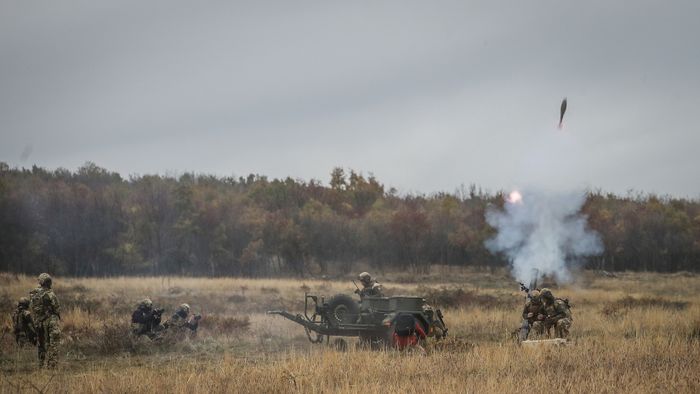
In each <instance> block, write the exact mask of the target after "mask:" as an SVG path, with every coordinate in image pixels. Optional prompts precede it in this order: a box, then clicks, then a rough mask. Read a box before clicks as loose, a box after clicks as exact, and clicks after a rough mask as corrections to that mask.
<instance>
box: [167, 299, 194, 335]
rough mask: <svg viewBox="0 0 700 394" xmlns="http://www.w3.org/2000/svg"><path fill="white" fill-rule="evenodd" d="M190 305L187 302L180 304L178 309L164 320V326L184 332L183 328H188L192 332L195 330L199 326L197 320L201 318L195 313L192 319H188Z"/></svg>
mask: <svg viewBox="0 0 700 394" xmlns="http://www.w3.org/2000/svg"><path fill="white" fill-rule="evenodd" d="M189 314H190V306H189V305H188V304H182V305H180V307H179V308H178V310H177V311H176V312H175V313H174V314H173V315H172V316H171V317H170V319H168V321H166V322H165V324H164V326H165V328H166V329H168V330H172V332H175V333H180V334H184V333H185V332H186V331H185V329H189V330H191V331H192V332H197V328H198V327H199V320H200V319H201V318H202V317H201V316H200V315H195V316H194V317H193V318H192V319H189V318H188V316H189Z"/></svg>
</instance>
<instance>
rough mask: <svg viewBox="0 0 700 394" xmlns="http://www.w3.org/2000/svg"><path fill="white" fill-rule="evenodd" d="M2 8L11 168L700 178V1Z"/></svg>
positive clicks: (685, 186)
mask: <svg viewBox="0 0 700 394" xmlns="http://www.w3.org/2000/svg"><path fill="white" fill-rule="evenodd" d="M0 7H1V8H2V10H1V12H0V53H2V57H1V58H0V87H1V88H0V136H1V137H2V141H3V143H2V144H0V160H3V161H7V162H9V163H10V164H13V165H27V163H26V162H22V161H21V160H20V156H21V154H22V152H23V150H24V148H25V147H26V146H28V145H31V146H33V152H32V154H31V157H30V160H31V162H36V163H37V164H39V165H44V166H48V167H57V166H64V167H69V168H71V167H76V166H78V165H80V164H81V163H83V162H84V161H86V160H92V161H95V162H96V163H98V164H100V165H102V166H105V167H108V168H110V169H114V170H118V171H120V172H122V173H127V174H128V173H150V172H166V171H185V170H196V171H202V172H213V173H216V174H220V175H228V174H238V175H242V174H247V173H249V172H257V173H263V174H268V175H271V176H287V175H291V176H294V177H301V178H319V179H323V180H327V178H328V175H327V174H328V172H329V171H330V169H331V167H333V166H336V165H341V166H346V167H352V168H355V169H358V170H362V171H365V172H374V173H375V174H376V175H377V176H378V177H379V178H380V179H381V180H383V181H384V182H386V183H388V184H390V185H394V186H397V187H398V188H399V189H400V190H403V191H423V192H432V191H437V190H448V191H449V190H452V189H454V188H455V187H456V186H458V185H459V184H461V183H472V182H475V183H478V184H480V185H483V186H484V187H486V188H489V189H491V190H497V189H502V188H505V189H508V188H511V187H521V186H526V185H527V184H537V185H538V186H542V187H549V188H556V189H565V188H569V187H576V188H580V187H582V186H584V187H585V186H590V187H600V188H603V189H605V190H610V191H615V192H619V193H624V192H625V191H626V190H628V189H637V190H644V191H650V192H658V193H671V194H676V195H681V196H693V197H698V196H700V184H699V183H698V182H696V181H695V180H694V178H695V177H697V175H696V173H697V170H696V169H697V168H700V156H698V155H697V154H695V152H694V150H695V149H696V147H697V146H700V134H699V133H698V131H697V126H696V122H695V116H694V115H695V113H694V110H695V108H698V105H699V104H700V97H699V96H698V88H700V81H699V79H698V75H697V70H698V69H699V68H700V50H699V49H698V47H697V44H696V42H695V41H696V37H698V36H700V27H698V25H697V23H696V21H695V19H696V16H697V15H699V14H700V13H699V12H698V11H700V6H699V5H697V3H696V2H691V1H676V2H672V3H668V4H666V3H659V2H655V1H640V2H635V3H634V4H626V3H619V4H617V3H616V2H605V1H593V2H587V3H581V2H573V1H571V2H567V1H539V2H517V1H506V2H483V3H481V4H468V2H462V1H444V2H423V1H408V2H407V1H400V2H399V1H397V2H385V3H382V4H376V2H372V3H369V2H368V3H365V4H360V3H358V2H337V3H332V2H323V3H314V2H254V3H252V4H245V3H243V2H213V1H212V2H197V3H196V4H195V3H192V2H184V1H179V2H178V1H151V2H137V1H125V2H114V3H111V4H109V3H98V2H94V1H64V2H44V3H38V2H4V3H3V4H2V6H0ZM563 96H567V97H568V98H569V112H568V113H567V117H566V119H565V124H566V127H565V130H564V131H563V132H559V131H558V130H556V128H555V125H556V123H557V120H558V119H557V117H558V105H559V100H561V98H562V97H563ZM544 168H547V170H543V169H544ZM551 168H555V169H557V171H552V170H550V169H551Z"/></svg>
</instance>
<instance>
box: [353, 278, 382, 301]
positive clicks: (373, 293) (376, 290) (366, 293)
mask: <svg viewBox="0 0 700 394" xmlns="http://www.w3.org/2000/svg"><path fill="white" fill-rule="evenodd" d="M358 279H359V280H360V283H362V289H358V290H355V293H357V294H359V295H360V298H364V297H383V296H384V294H383V292H382V290H383V289H382V285H380V284H379V283H378V282H377V281H376V280H374V279H372V276H371V275H370V274H369V273H367V272H363V273H361V274H360V275H359V276H358Z"/></svg>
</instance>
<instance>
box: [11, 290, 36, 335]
mask: <svg viewBox="0 0 700 394" xmlns="http://www.w3.org/2000/svg"><path fill="white" fill-rule="evenodd" d="M12 324H13V325H14V332H15V341H17V344H18V345H19V346H20V347H22V346H24V345H26V344H32V345H34V346H36V330H35V329H34V321H32V314H31V313H30V312H29V299H28V298H26V297H22V298H20V299H19V301H18V302H17V309H16V310H15V312H14V313H13V314H12Z"/></svg>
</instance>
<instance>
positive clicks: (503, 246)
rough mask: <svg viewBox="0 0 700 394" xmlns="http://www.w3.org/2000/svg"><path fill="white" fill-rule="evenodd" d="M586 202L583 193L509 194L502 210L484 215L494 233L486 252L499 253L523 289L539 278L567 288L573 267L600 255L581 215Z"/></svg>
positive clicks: (595, 238)
mask: <svg viewBox="0 0 700 394" xmlns="http://www.w3.org/2000/svg"><path fill="white" fill-rule="evenodd" d="M585 200H586V195H585V193H583V192H567V193H561V192H548V193H545V192H542V191H533V190H531V191H523V192H513V193H511V195H510V196H508V198H506V203H505V205H504V207H503V209H502V210H499V209H490V210H488V211H487V212H486V221H487V222H488V223H489V224H490V225H491V226H493V227H494V228H496V229H497V230H498V234H497V235H496V236H495V237H494V238H491V239H489V240H488V241H487V242H486V247H487V248H488V249H489V250H490V251H491V252H492V253H497V252H502V253H504V254H505V255H506V256H507V257H508V259H509V260H510V262H511V264H512V272H513V276H514V277H515V278H516V279H517V280H519V281H521V282H523V283H526V284H528V283H531V282H532V281H533V280H534V279H537V277H538V276H540V277H541V276H544V275H548V276H553V277H554V278H555V279H556V280H557V281H558V282H562V283H566V282H570V281H571V271H570V268H571V267H572V266H573V265H576V264H577V263H578V262H580V261H581V260H582V258H584V257H586V256H594V255H598V254H600V253H601V252H602V251H603V246H602V242H601V240H600V237H599V236H598V234H597V233H595V232H594V231H591V230H589V229H588V227H587V224H586V219H587V218H586V216H585V215H583V214H582V213H581V207H582V206H583V204H584V202H585Z"/></svg>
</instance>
